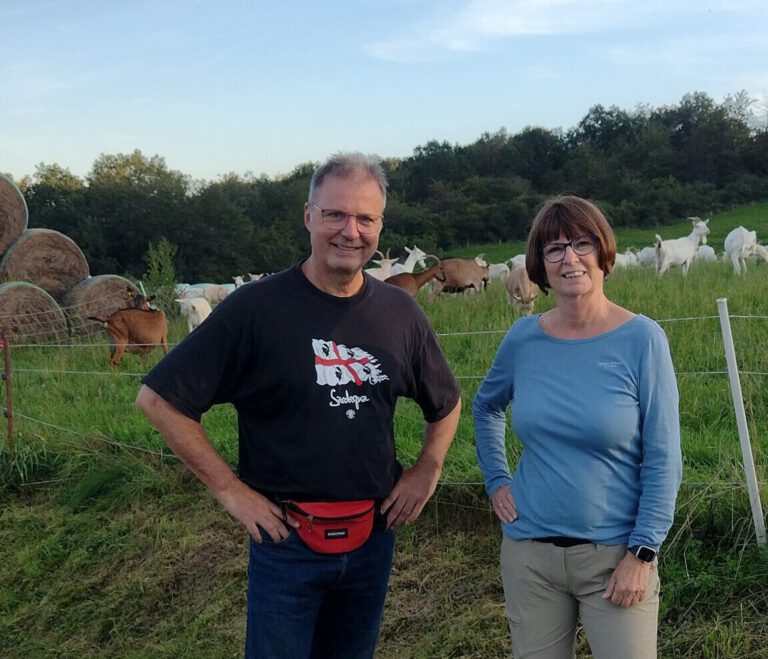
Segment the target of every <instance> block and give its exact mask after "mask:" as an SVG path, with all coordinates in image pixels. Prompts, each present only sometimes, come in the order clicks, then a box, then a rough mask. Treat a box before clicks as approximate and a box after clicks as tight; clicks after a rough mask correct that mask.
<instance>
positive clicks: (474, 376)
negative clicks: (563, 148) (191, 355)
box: [0, 315, 768, 486]
mask: <svg viewBox="0 0 768 659" xmlns="http://www.w3.org/2000/svg"><path fill="white" fill-rule="evenodd" d="M730 317H731V318H733V319H738V320H751V321H755V320H756V321H763V322H764V321H768V316H762V315H754V316H747V315H733V316H730ZM0 318H1V317H0ZM717 319H718V316H688V317H683V318H662V319H658V320H656V322H658V323H659V324H661V325H663V324H665V323H670V324H671V323H694V322H703V321H711V320H717ZM507 331H508V328H505V329H487V330H475V331H466V332H438V333H437V335H438V337H439V338H440V340H441V341H442V342H443V344H444V347H446V346H447V344H448V342H450V341H451V340H453V339H454V338H461V337H488V336H498V337H502V336H503V335H504V334H506V332H507ZM69 338H70V340H68V341H66V342H56V343H35V342H31V343H29V342H25V343H18V344H14V345H13V349H14V350H15V351H16V350H19V349H24V350H26V351H37V350H45V349H57V350H73V351H74V350H84V349H85V350H99V349H104V348H107V347H109V344H108V343H102V342H96V341H85V342H79V343H78V342H75V341H73V340H72V337H69ZM169 345H177V344H169ZM446 352H449V351H448V350H447V349H446ZM740 373H741V375H745V376H757V377H765V376H767V375H768V372H766V371H763V370H743V371H741V372H740ZM12 374H13V375H14V376H16V377H22V376H25V375H37V376H56V377H73V378H74V377H78V378H99V379H102V380H103V379H120V380H124V379H125V378H132V379H140V378H141V377H143V376H144V373H143V372H121V371H118V370H81V369H77V368H47V367H44V366H39V367H27V366H21V367H16V366H13V368H12ZM727 375H728V371H727V370H720V369H716V370H715V369H706V370H696V371H677V372H676V376H677V377H678V378H682V377H686V378H687V377H718V378H722V377H723V376H727ZM484 377H485V374H484V373H471V374H458V375H456V378H457V379H458V380H460V381H476V382H479V381H481V380H482V379H483V378H484ZM91 404H93V403H92V402H91ZM14 408H15V411H14V416H15V417H16V418H18V419H19V420H23V421H24V422H26V423H28V424H37V425H38V426H40V427H42V428H46V429H48V430H51V431H55V432H58V433H66V434H70V435H75V436H80V437H82V438H90V439H93V438H94V437H95V438H96V439H97V440H99V441H102V442H104V443H106V444H110V445H112V446H116V447H121V448H123V449H126V450H130V451H138V452H142V453H147V454H154V455H158V456H167V455H168V453H167V451H166V452H165V453H163V452H162V451H156V450H153V449H149V448H146V447H142V446H137V445H134V444H129V443H126V442H120V441H118V440H117V439H115V438H114V437H110V436H109V432H108V431H106V432H101V431H99V433H98V434H95V433H93V432H88V433H84V432H81V431H78V430H74V429H72V428H66V427H63V426H62V425H60V424H58V423H54V422H53V421H52V420H51V419H45V418H39V417H38V416H35V415H33V414H31V413H25V410H24V400H16V401H14ZM398 413H399V414H400V412H398ZM457 441H458V442H459V443H468V444H472V443H473V440H472V439H471V438H468V437H457ZM732 484H733V485H741V484H742V483H741V482H738V481H734V482H733V483H732ZM441 485H447V486H465V485H471V486H479V485H482V483H481V482H479V481H464V480H461V479H458V480H443V481H441ZM687 485H690V486H703V485H705V483H704V482H688V483H687ZM761 485H765V483H764V482H763V483H761Z"/></svg>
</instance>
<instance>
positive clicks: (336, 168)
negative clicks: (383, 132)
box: [309, 151, 388, 206]
mask: <svg viewBox="0 0 768 659" xmlns="http://www.w3.org/2000/svg"><path fill="white" fill-rule="evenodd" d="M358 172H363V173H364V174H365V175H366V176H368V177H370V178H372V179H373V180H374V181H376V183H377V184H378V186H379V189H380V190H381V196H382V198H383V199H384V205H385V206H386V204H387V185H388V183H387V175H386V174H385V172H384V169H383V168H382V166H381V159H380V158H379V157H378V156H376V155H370V156H369V155H366V154H364V153H360V152H359V151H353V152H350V153H334V154H333V155H332V156H331V157H330V158H328V160H326V161H325V162H324V163H323V164H322V165H320V166H319V167H318V168H317V169H316V170H315V173H314V174H312V180H311V181H310V182H309V203H313V202H314V200H315V190H317V188H319V187H320V186H321V185H322V184H323V182H324V181H325V179H327V178H328V177H329V176H337V177H339V178H349V177H352V176H354V175H355V174H357V173H358Z"/></svg>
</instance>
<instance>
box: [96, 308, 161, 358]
mask: <svg viewBox="0 0 768 659" xmlns="http://www.w3.org/2000/svg"><path fill="white" fill-rule="evenodd" d="M142 297H143V296H142ZM88 320H94V321H96V322H98V323H101V324H102V325H103V326H104V329H105V330H106V331H107V334H108V335H109V353H110V359H109V364H110V366H112V368H117V367H118V366H119V365H120V361H121V360H122V358H123V354H124V353H126V352H130V353H134V354H137V355H139V356H141V357H143V356H144V355H147V354H149V353H150V352H152V351H153V350H154V349H155V348H156V347H157V346H158V345H162V346H163V353H164V354H168V321H167V320H166V318H165V314H164V313H163V312H162V311H159V310H157V311H155V310H151V309H150V310H148V309H136V308H131V309H119V310H118V311H115V313H113V314H112V315H111V316H110V317H109V318H106V319H103V318H97V317H96V316H88Z"/></svg>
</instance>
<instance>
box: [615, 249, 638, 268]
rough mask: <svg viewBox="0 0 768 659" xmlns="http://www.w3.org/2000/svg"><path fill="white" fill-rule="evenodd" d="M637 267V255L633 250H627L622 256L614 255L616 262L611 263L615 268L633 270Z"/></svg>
mask: <svg viewBox="0 0 768 659" xmlns="http://www.w3.org/2000/svg"><path fill="white" fill-rule="evenodd" d="M636 265H639V261H638V260H637V253H636V252H635V250H634V249H632V248H629V249H628V250H627V251H626V252H624V253H623V254H618V253H617V254H616V260H615V261H614V262H613V266H614V267H615V268H633V267H635V266H636Z"/></svg>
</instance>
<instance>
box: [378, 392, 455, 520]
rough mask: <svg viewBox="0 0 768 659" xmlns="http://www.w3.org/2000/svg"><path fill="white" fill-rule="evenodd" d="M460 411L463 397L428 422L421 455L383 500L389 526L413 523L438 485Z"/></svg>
mask: <svg viewBox="0 0 768 659" xmlns="http://www.w3.org/2000/svg"><path fill="white" fill-rule="evenodd" d="M460 415H461V399H459V401H458V402H457V403H456V406H455V407H454V408H453V409H452V410H451V411H450V412H448V414H446V415H445V416H444V417H443V418H442V419H440V420H439V421H435V422H434V423H428V424H427V425H426V428H425V429H424V443H423V445H422V447H421V453H420V454H419V459H418V460H416V463H415V464H414V465H413V466H412V467H410V468H409V469H406V470H405V471H404V472H403V475H402V476H401V477H400V480H399V481H397V483H395V487H394V488H392V491H391V492H390V493H389V496H388V497H387V498H386V499H384V501H383V502H382V504H381V510H382V512H387V511H388V512H387V528H390V529H396V528H399V527H400V526H402V525H403V524H410V523H411V522H414V521H416V519H417V518H418V516H419V515H420V514H421V511H422V510H423V509H424V506H425V505H426V503H427V501H429V497H431V496H432V494H433V493H434V491H435V488H436V487H437V481H438V479H439V478H440V473H441V472H442V470H443V462H445V456H446V454H447V453H448V449H449V448H450V446H451V442H452V441H453V436H454V434H456V427H457V426H458V425H459V416H460Z"/></svg>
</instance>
